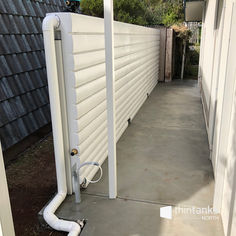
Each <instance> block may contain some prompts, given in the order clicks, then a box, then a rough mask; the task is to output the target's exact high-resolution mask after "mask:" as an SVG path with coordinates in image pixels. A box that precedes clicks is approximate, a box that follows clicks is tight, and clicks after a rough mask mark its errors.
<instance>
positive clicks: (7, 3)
mask: <svg viewBox="0 0 236 236" xmlns="http://www.w3.org/2000/svg"><path fill="white" fill-rule="evenodd" d="M3 3H4V5H5V8H6V10H7V13H8V14H16V13H17V9H16V7H15V4H14V3H13V1H12V0H7V1H3Z"/></svg>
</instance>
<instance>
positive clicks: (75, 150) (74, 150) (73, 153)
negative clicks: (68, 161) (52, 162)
mask: <svg viewBox="0 0 236 236" xmlns="http://www.w3.org/2000/svg"><path fill="white" fill-rule="evenodd" d="M78 153H79V152H78V150H77V149H75V148H73V149H72V150H71V153H70V155H71V156H74V155H77V154H78Z"/></svg>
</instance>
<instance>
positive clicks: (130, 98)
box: [56, 13, 160, 180]
mask: <svg viewBox="0 0 236 236" xmlns="http://www.w3.org/2000/svg"><path fill="white" fill-rule="evenodd" d="M56 15H57V16H58V17H59V18H60V31H61V44H62V53H63V62H64V63H63V64H64V80H65V87H66V100H67V118H68V129H69V132H68V133H69V149H70V150H71V149H73V148H76V149H78V151H79V158H80V161H81V163H83V162H85V161H97V162H99V163H100V164H102V163H103V162H104V160H105V159H106V157H107V110H106V76H105V46H104V20H103V19H101V18H95V17H89V16H84V15H79V14H71V13H60V14H56ZM159 44H160V30H158V29H151V28H146V27H141V26H136V25H131V24H125V23H120V22H114V47H115V48H114V51H115V81H116V84H115V101H116V103H115V104H116V134H117V137H116V139H117V141H118V139H119V138H120V136H121V135H122V133H123V132H124V131H125V129H126V128H127V126H128V120H129V119H131V120H132V119H133V118H134V116H135V114H136V113H137V111H138V110H139V108H140V106H141V105H142V104H143V103H144V101H145V100H146V99H147V96H148V94H150V93H151V91H152V90H153V88H154V87H155V86H156V84H157V81H158V71H159ZM76 158H78V157H77V156H75V157H71V165H73V164H74V161H75V159H76ZM96 171H97V169H96V168H94V167H92V166H91V167H84V168H82V169H81V173H80V177H81V180H83V178H84V177H86V178H88V179H91V178H92V177H93V176H94V175H95V173H96Z"/></svg>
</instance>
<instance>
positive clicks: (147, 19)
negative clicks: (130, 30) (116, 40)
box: [81, 0, 183, 26]
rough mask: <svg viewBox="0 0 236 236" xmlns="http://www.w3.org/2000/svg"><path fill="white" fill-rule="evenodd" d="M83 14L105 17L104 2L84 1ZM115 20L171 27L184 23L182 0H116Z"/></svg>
mask: <svg viewBox="0 0 236 236" xmlns="http://www.w3.org/2000/svg"><path fill="white" fill-rule="evenodd" d="M81 8H82V13H83V14H85V15H90V16H97V17H103V0H82V1H81ZM114 19H115V20H117V21H121V22H126V23H132V24H138V25H160V24H163V25H165V26H171V25H173V24H176V23H179V22H182V21H183V6H182V0H114Z"/></svg>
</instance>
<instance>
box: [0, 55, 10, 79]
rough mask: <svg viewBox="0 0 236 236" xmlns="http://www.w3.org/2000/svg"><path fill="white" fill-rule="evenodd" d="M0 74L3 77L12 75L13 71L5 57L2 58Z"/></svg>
mask: <svg viewBox="0 0 236 236" xmlns="http://www.w3.org/2000/svg"><path fill="white" fill-rule="evenodd" d="M0 65H1V66H0V74H1V76H3V75H10V74H11V73H12V72H11V69H10V68H9V66H8V63H7V60H6V58H5V56H3V55H2V56H0Z"/></svg>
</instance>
